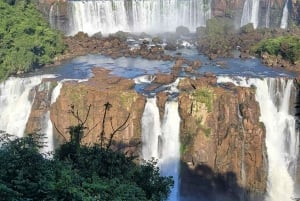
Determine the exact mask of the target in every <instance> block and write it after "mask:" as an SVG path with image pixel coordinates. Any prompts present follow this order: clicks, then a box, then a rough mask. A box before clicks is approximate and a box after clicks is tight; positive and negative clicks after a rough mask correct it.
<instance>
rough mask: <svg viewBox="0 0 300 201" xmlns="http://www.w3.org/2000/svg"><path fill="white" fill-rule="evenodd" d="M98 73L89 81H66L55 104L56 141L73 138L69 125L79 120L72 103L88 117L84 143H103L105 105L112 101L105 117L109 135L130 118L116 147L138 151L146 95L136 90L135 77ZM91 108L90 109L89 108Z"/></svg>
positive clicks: (103, 71) (53, 117)
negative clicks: (134, 87) (75, 116)
mask: <svg viewBox="0 0 300 201" xmlns="http://www.w3.org/2000/svg"><path fill="white" fill-rule="evenodd" d="M94 75H95V76H94V77H93V78H92V79H90V80H89V81H87V82H81V83H78V82H66V83H64V85H63V87H62V89H61V92H60V95H59V97H58V98H57V101H56V102H55V103H54V104H53V105H52V106H51V109H50V110H51V113H50V114H51V120H52V122H53V124H54V125H55V127H56V129H55V132H54V135H55V138H56V142H59V143H61V142H63V141H64V140H67V139H68V138H69V136H68V134H67V132H68V130H67V128H68V127H69V126H71V125H77V124H78V120H77V119H76V118H74V115H72V114H71V113H70V110H71V107H73V108H74V111H75V112H76V113H77V111H78V116H79V117H80V118H81V119H82V120H84V119H85V118H87V121H86V124H85V125H86V126H87V129H86V131H85V135H86V136H85V137H84V138H83V143H85V144H90V143H99V142H100V132H101V131H102V128H103V127H102V125H103V124H102V121H103V118H104V105H105V104H106V103H108V102H109V103H110V104H111V106H112V107H111V108H110V109H109V111H108V112H107V115H106V118H105V122H106V124H105V126H104V133H105V138H106V139H109V137H110V134H111V133H112V132H114V131H115V130H117V128H118V127H119V126H121V125H122V124H123V123H124V122H125V121H126V119H127V117H128V116H129V118H128V121H127V122H126V126H125V129H122V132H117V134H116V135H115V137H114V140H115V143H114V146H115V147H116V148H128V147H132V150H133V149H134V150H133V151H134V152H135V153H136V154H137V153H138V148H139V147H138V146H136V145H138V142H140V139H141V136H140V135H141V127H140V117H141V115H142V112H143V108H144V104H145V99H144V98H142V97H141V96H140V95H139V94H137V93H136V92H135V91H134V90H133V85H134V83H133V81H131V80H126V79H122V78H119V77H114V76H110V75H109V72H108V71H106V70H102V69H98V68H97V69H95V70H94ZM89 106H90V111H89V114H88V115H87V113H88V108H89Z"/></svg>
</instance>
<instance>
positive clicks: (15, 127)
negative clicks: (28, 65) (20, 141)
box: [0, 75, 54, 137]
mask: <svg viewBox="0 0 300 201" xmlns="http://www.w3.org/2000/svg"><path fill="white" fill-rule="evenodd" d="M46 77H48V78H50V77H54V76H52V75H43V76H35V77H28V78H15V77H11V78H9V79H8V80H6V81H4V82H2V83H1V84H0V111H1V113H0V130H3V131H5V132H7V133H9V134H13V135H16V136H18V137H22V136H23V134H24V131H25V127H26V123H27V120H28V118H29V115H30V112H31V106H32V103H33V99H34V94H33V93H31V92H32V89H33V88H34V87H35V86H37V85H39V84H40V83H41V82H42V79H43V78H46Z"/></svg>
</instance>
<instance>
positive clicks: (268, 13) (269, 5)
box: [266, 0, 271, 28]
mask: <svg viewBox="0 0 300 201" xmlns="http://www.w3.org/2000/svg"><path fill="white" fill-rule="evenodd" d="M270 8H271V0H268V7H267V13H266V28H269V27H270Z"/></svg>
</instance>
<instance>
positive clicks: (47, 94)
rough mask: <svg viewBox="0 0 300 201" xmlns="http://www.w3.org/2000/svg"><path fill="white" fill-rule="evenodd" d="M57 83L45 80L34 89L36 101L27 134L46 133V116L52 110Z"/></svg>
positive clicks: (27, 126) (28, 123)
mask: <svg viewBox="0 0 300 201" xmlns="http://www.w3.org/2000/svg"><path fill="white" fill-rule="evenodd" d="M56 84H57V82H56V81H55V80H53V79H44V80H43V81H42V83H41V84H39V85H38V86H37V87H35V88H34V89H33V93H34V94H35V95H34V101H33V103H32V108H31V113H30V116H29V119H28V121H27V124H26V129H25V133H43V132H45V131H43V130H41V128H45V124H47V122H46V119H47V118H46V114H47V112H49V110H50V105H51V94H52V90H53V89H54V87H55V86H56Z"/></svg>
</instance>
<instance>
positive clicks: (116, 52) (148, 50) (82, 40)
mask: <svg viewBox="0 0 300 201" xmlns="http://www.w3.org/2000/svg"><path fill="white" fill-rule="evenodd" d="M127 36H128V34H127V33H125V32H121V31H120V32H117V33H115V34H112V35H110V36H108V37H98V36H93V37H89V36H88V35H87V34H85V33H83V32H79V33H78V34H76V35H75V36H69V37H67V36H66V37H64V42H65V44H66V46H67V50H66V51H65V52H64V54H62V55H59V56H58V57H56V58H55V65H57V64H58V63H59V62H61V61H62V60H66V59H70V58H73V57H76V56H80V55H86V54H102V55H107V56H110V57H112V58H119V57H138V56H140V57H143V58H146V59H150V60H172V59H174V58H173V57H172V56H170V55H167V54H165V53H164V49H163V48H162V46H161V45H158V44H156V45H154V46H150V47H149V46H147V45H146V44H143V43H141V44H138V47H136V48H130V47H129V46H128V44H127V43H126V38H127Z"/></svg>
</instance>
